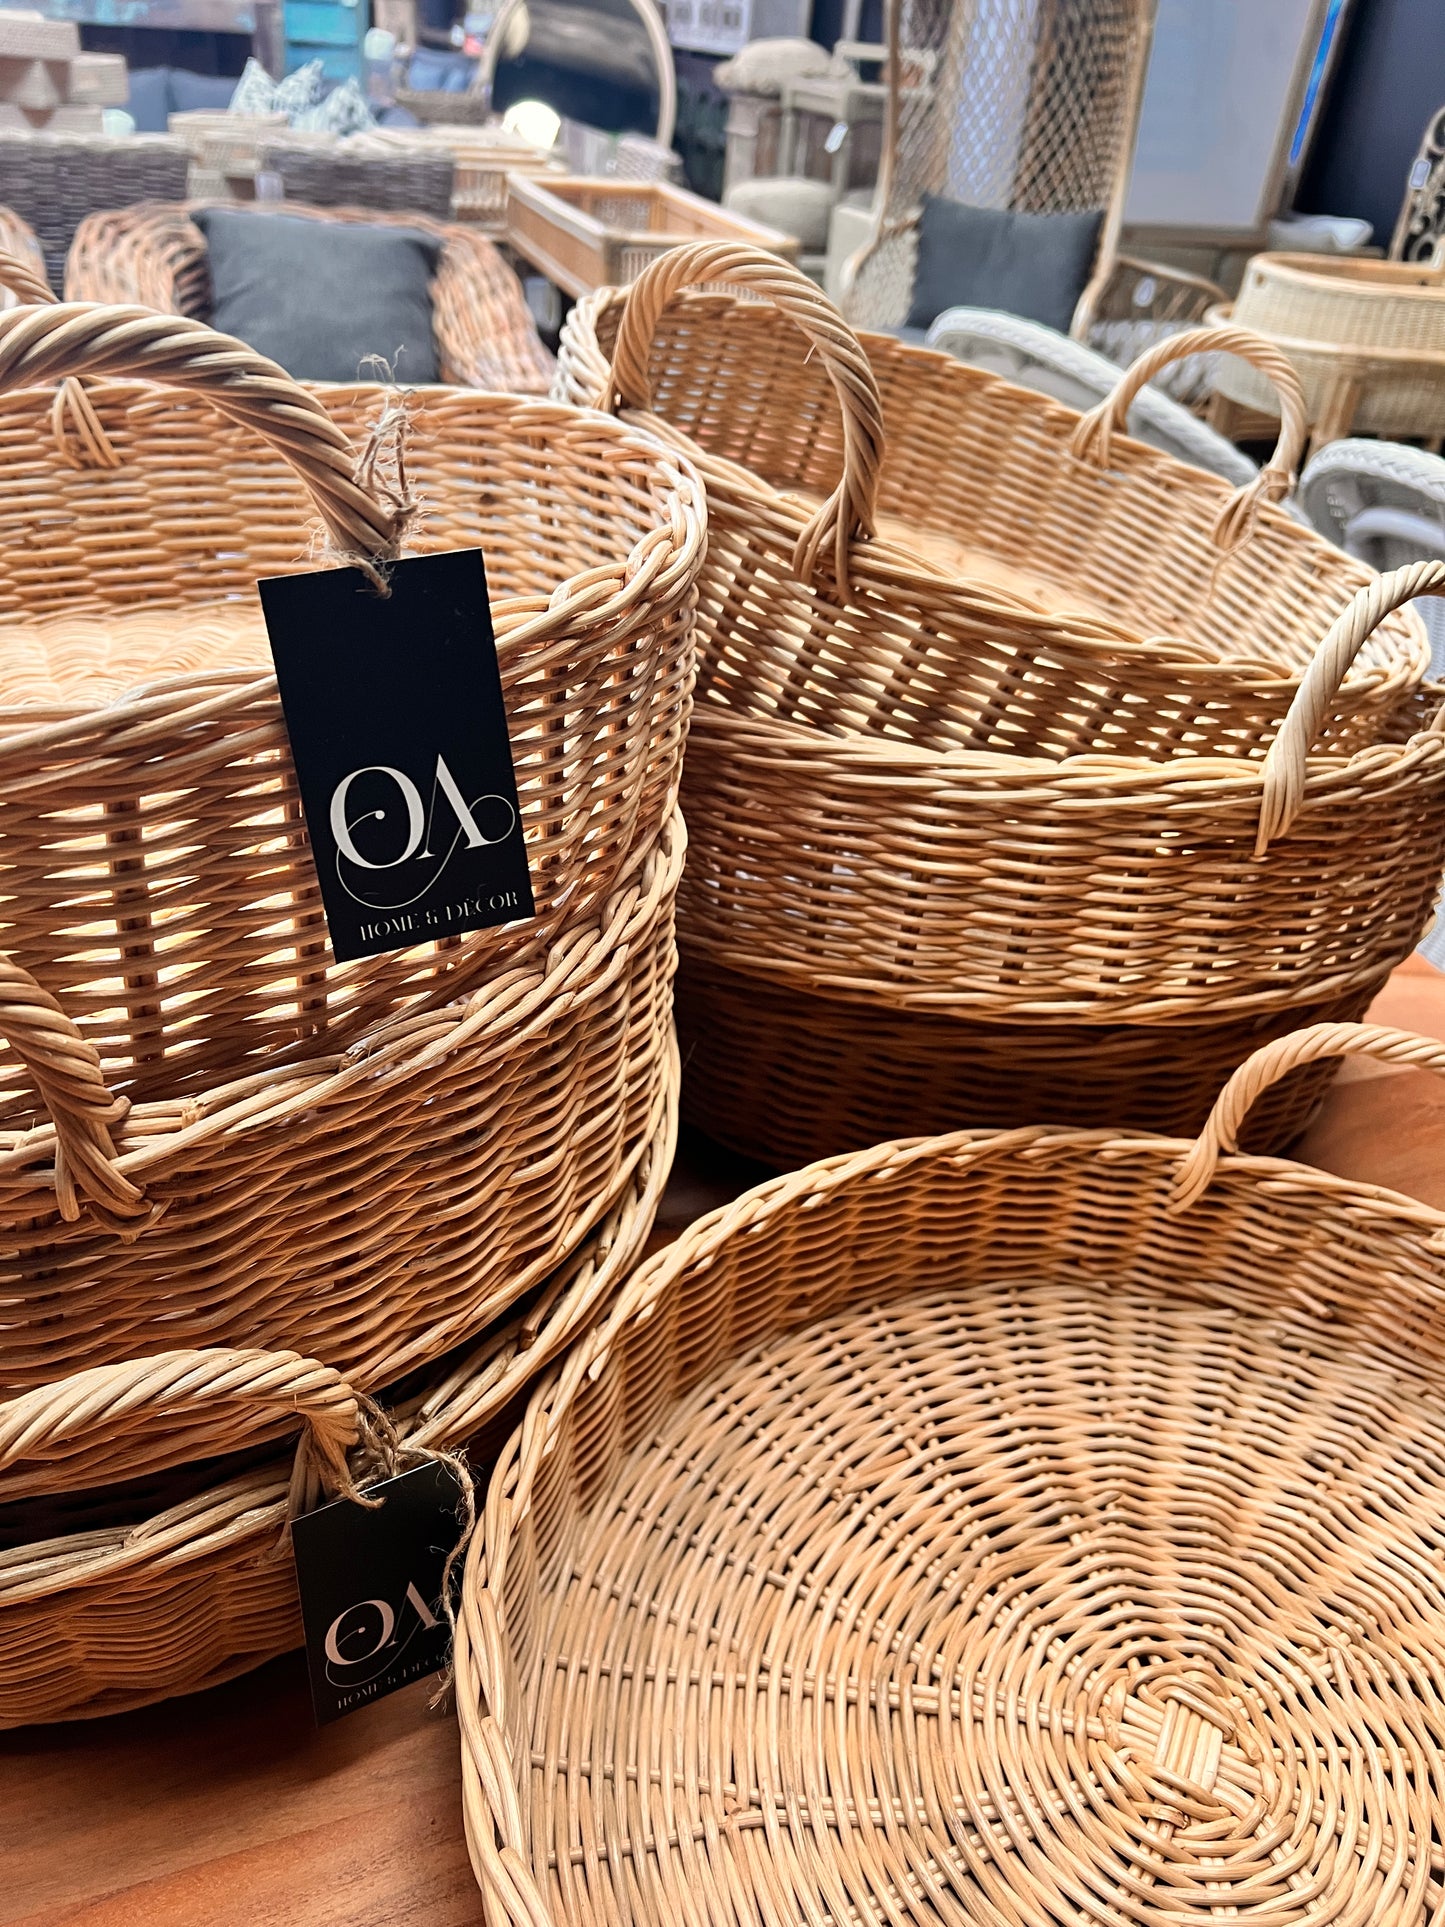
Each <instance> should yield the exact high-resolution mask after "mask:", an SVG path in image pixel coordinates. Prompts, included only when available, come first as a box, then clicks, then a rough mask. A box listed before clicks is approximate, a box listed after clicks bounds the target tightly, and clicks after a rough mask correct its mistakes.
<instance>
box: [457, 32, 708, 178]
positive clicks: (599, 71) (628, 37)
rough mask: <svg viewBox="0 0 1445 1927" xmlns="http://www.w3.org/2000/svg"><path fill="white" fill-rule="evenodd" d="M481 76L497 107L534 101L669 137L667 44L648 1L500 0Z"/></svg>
mask: <svg viewBox="0 0 1445 1927" xmlns="http://www.w3.org/2000/svg"><path fill="white" fill-rule="evenodd" d="M482 78H483V80H484V81H489V82H490V84H491V99H492V111H493V113H496V114H505V113H506V112H507V110H508V108H510V107H515V106H516V105H517V104H518V103H519V102H522V101H541V102H544V103H545V104H546V105H547V106H548V107H550V108H552V109H553V111H554V112H555V113H557V114H560V115H561V116H562V118H563V119H564V120H575V121H581V122H583V123H584V124H585V125H586V126H588V127H597V128H600V129H601V130H602V131H603V132H604V133H608V134H646V135H648V136H649V137H650V138H651V139H653V140H657V141H660V142H662V144H663V145H664V146H666V145H668V144H669V143H670V142H671V140H672V130H673V122H674V119H675V117H676V111H677V108H676V101H677V85H676V80H675V78H674V74H673V67H672V49H671V47H670V46H669V45H668V44H667V33H666V30H665V29H664V27H663V24H662V17H661V15H660V14H659V13H658V11H657V8H656V7H655V6H654V5H653V4H652V0H504V4H503V6H502V7H501V9H500V10H499V12H498V14H497V18H496V21H495V23H494V25H493V27H492V31H491V33H490V34H489V35H488V38H487V46H486V52H485V53H484V54H483V56H482Z"/></svg>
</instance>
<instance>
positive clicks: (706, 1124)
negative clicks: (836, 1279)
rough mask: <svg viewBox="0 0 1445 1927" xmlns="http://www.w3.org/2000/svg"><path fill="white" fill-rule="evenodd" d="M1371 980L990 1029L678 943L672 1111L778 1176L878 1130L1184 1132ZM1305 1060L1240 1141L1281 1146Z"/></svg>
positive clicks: (1350, 1011)
mask: <svg viewBox="0 0 1445 1927" xmlns="http://www.w3.org/2000/svg"><path fill="white" fill-rule="evenodd" d="M1378 989H1379V985H1378V984H1371V985H1368V986H1366V987H1365V988H1363V989H1360V990H1357V991H1354V992H1352V993H1351V994H1350V995H1348V996H1345V997H1339V998H1335V999H1332V1000H1331V1001H1329V1002H1323V1003H1319V1004H1295V1005H1293V1006H1291V1007H1289V1008H1288V1009H1286V1010H1281V1011H1272V1012H1270V1013H1269V1014H1268V1015H1267V1016H1264V1017H1250V1018H1236V1019H1232V1020H1230V1021H1227V1022H1224V1023H1219V1024H1207V1025H1206V1024H1191V1025H1184V1024H1177V1025H1150V1026H1145V1025H1130V1024H1120V1025H1113V1026H1110V1025H1099V1024H1037V1025H1028V1024H1001V1023H987V1022H980V1021H977V1020H973V1019H970V1020H962V1019H958V1018H953V1017H944V1016H937V1015H934V1014H933V1013H931V1012H915V1011H900V1010H890V1009H888V1008H886V1007H884V1006H882V1005H878V1004H853V1003H846V1002H844V1001H842V1000H841V999H833V998H830V997H822V996H818V995H816V994H815V993H810V992H809V993H805V992H802V991H798V990H793V989H790V988H784V987H782V986H779V985H777V984H774V983H767V982H765V981H764V980H763V979H761V978H754V977H749V976H744V975H742V973H740V972H737V971H732V970H728V969H724V968H720V967H719V966H718V965H717V964H715V963H713V962H712V961H710V960H708V961H704V960H703V959H701V958H700V957H698V956H697V954H696V953H694V952H689V951H688V950H686V949H684V950H683V952H682V962H681V966H680V969H679V974H678V979H677V993H676V994H677V1027H678V1036H679V1039H680V1041H681V1045H682V1061H683V1085H682V1115H683V1119H684V1121H685V1122H686V1123H688V1124H692V1125H695V1126H696V1127H697V1128H698V1129H699V1130H700V1131H704V1132H706V1133H707V1135H708V1136H709V1137H712V1138H715V1139H716V1140H717V1142H718V1143H720V1144H725V1145H727V1146H728V1147H729V1148H730V1149H732V1150H735V1151H740V1152H742V1153H743V1154H744V1156H747V1157H751V1158H756V1159H758V1160H759V1161H761V1162H762V1163H764V1164H770V1165H772V1166H774V1167H775V1168H776V1169H778V1170H791V1169H793V1168H794V1167H795V1166H797V1165H802V1164H809V1163H811V1162H813V1160H814V1159H816V1158H820V1157H828V1156H831V1155H833V1154H834V1153H836V1152H839V1151H856V1150H862V1149H865V1148H866V1147H867V1146H868V1145H870V1144H881V1143H884V1142H886V1141H887V1140H889V1139H891V1138H906V1137H923V1136H931V1135H933V1134H935V1133H937V1132H942V1131H952V1130H969V1129H983V1128H990V1129H998V1130H1014V1129H1018V1128H1021V1127H1022V1126H1024V1125H1029V1124H1038V1123H1040V1122H1047V1123H1050V1124H1070V1125H1076V1126H1079V1127H1081V1128H1102V1129H1108V1128H1110V1127H1113V1126H1119V1127H1121V1128H1122V1127H1125V1126H1127V1127H1129V1128H1131V1129H1135V1130H1143V1131H1158V1132H1159V1133H1161V1134H1162V1135H1164V1136H1167V1137H1191V1136H1193V1135H1194V1134H1195V1133H1196V1132H1197V1131H1198V1130H1199V1128H1200V1127H1201V1125H1202V1124H1203V1123H1204V1120H1205V1118H1206V1117H1207V1116H1208V1115H1209V1107H1210V1105H1211V1104H1212V1103H1213V1101H1214V1099H1215V1097H1216V1096H1217V1095H1218V1093H1219V1090H1220V1087H1221V1086H1222V1085H1223V1084H1224V1082H1225V1080H1226V1079H1227V1078H1228V1077H1229V1075H1230V1073H1231V1072H1232V1071H1233V1070H1235V1069H1237V1068H1238V1066H1239V1065H1240V1064H1242V1063H1243V1061H1244V1059H1245V1058H1246V1057H1248V1055H1249V1054H1250V1052H1251V1051H1252V1050H1256V1049H1257V1048H1258V1047H1259V1046H1260V1045H1261V1044H1264V1043H1267V1042H1268V1041H1269V1040H1270V1039H1271V1038H1275V1037H1283V1036H1285V1035H1287V1034H1288V1033H1289V1032H1290V1031H1292V1030H1297V1029H1299V1028H1300V1027H1301V1026H1302V1025H1305V1024H1313V1023H1325V1022H1338V1021H1346V1020H1353V1019H1355V1018H1357V1017H1360V1016H1363V1014H1364V1012H1365V1010H1366V1009H1367V1007H1368V1006H1369V1004H1370V1003H1371V1001H1372V1000H1373V998H1374V996H1375V994H1376V992H1377V990H1378ZM1336 1068H1337V1066H1336V1065H1335V1063H1333V1062H1326V1063H1322V1064H1313V1065H1308V1066H1305V1067H1304V1068H1302V1069H1301V1070H1299V1071H1296V1072H1294V1073H1293V1074H1292V1075H1291V1076H1289V1077H1287V1078H1285V1079H1284V1080H1283V1081H1282V1082H1281V1083H1279V1084H1277V1085H1276V1086H1275V1087H1274V1088H1273V1089H1272V1090H1270V1091H1269V1092H1268V1093H1267V1094H1266V1095H1265V1096H1264V1097H1263V1098H1262V1099H1261V1100H1260V1102H1259V1104H1258V1105H1257V1106H1256V1107H1255V1110H1254V1111H1253V1112H1252V1113H1251V1115H1250V1119H1249V1124H1248V1126H1247V1128H1246V1130H1245V1133H1244V1147H1245V1148H1246V1149H1247V1150H1251V1151H1257V1152H1261V1153H1263V1152H1278V1151H1283V1150H1284V1149H1286V1148H1287V1147H1288V1146H1289V1145H1290V1144H1291V1143H1292V1142H1293V1141H1294V1140H1295V1139H1296V1138H1297V1137H1298V1136H1299V1135H1300V1133H1301V1132H1302V1131H1303V1130H1304V1129H1305V1127H1306V1125H1307V1124H1308V1123H1309V1121H1310V1119H1311V1117H1312V1116H1313V1114H1314V1112H1315V1110H1316V1109H1317V1108H1318V1106H1319V1104H1320V1102H1321V1100H1322V1098H1323V1097H1324V1093H1325V1091H1326V1089H1327V1088H1328V1086H1329V1083H1330V1080H1331V1078H1332V1077H1333V1076H1334V1074H1335V1071H1336Z"/></svg>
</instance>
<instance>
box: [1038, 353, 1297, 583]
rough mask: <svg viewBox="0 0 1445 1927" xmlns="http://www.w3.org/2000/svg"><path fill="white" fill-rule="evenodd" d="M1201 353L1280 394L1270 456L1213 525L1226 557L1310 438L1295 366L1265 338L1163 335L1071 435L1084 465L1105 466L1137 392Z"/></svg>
mask: <svg viewBox="0 0 1445 1927" xmlns="http://www.w3.org/2000/svg"><path fill="white" fill-rule="evenodd" d="M1203 354H1212V355H1222V354H1228V355H1238V356H1239V357H1240V359H1241V360H1242V361H1247V362H1248V363H1249V365H1250V366H1251V367H1252V368H1255V369H1257V370H1258V371H1259V373H1260V374H1262V375H1264V376H1266V377H1267V378H1268V379H1269V380H1270V381H1271V382H1272V383H1273V384H1274V387H1275V389H1276V390H1277V391H1278V394H1279V442H1278V444H1277V446H1276V448H1275V451H1274V454H1273V455H1272V456H1271V457H1270V459H1269V461H1268V462H1267V463H1266V465H1265V466H1264V467H1263V468H1262V469H1261V470H1260V471H1259V473H1258V475H1256V476H1255V478H1254V480H1253V481H1252V482H1246V483H1245V484H1244V486H1243V487H1242V488H1240V489H1236V490H1235V492H1234V494H1233V495H1231V496H1230V498H1229V500H1228V501H1227V502H1226V503H1225V505H1224V507H1223V508H1222V509H1221V510H1220V512H1219V516H1218V518H1217V520H1216V521H1215V524H1214V540H1215V544H1216V546H1217V547H1219V548H1220V549H1222V550H1223V551H1224V552H1225V554H1228V553H1229V551H1230V550H1231V549H1236V548H1238V547H1239V545H1240V543H1241V542H1243V541H1244V540H1245V539H1246V537H1247V536H1248V534H1249V532H1250V530H1251V528H1252V527H1253V526H1254V511H1255V509H1256V508H1257V507H1258V505H1259V503H1261V502H1277V501H1279V500H1280V499H1281V498H1282V497H1283V496H1286V495H1288V494H1289V492H1290V490H1291V489H1292V488H1293V487H1294V482H1295V471H1296V470H1297V469H1298V467H1299V462H1300V457H1301V456H1302V455H1303V454H1304V448H1305V441H1306V438H1307V437H1308V435H1309V417H1308V415H1307V414H1306V412H1305V397H1304V390H1303V388H1301V386H1300V379H1299V376H1298V375H1297V374H1296V373H1295V368H1294V363H1293V362H1292V361H1290V359H1289V358H1288V356H1287V355H1284V354H1282V353H1281V351H1280V350H1279V349H1278V348H1276V347H1275V345H1274V344H1273V342H1270V341H1266V340H1265V338H1264V336H1263V335H1257V334H1255V333H1254V332H1253V330H1252V329H1249V328H1234V327H1220V328H1186V329H1185V330H1184V332H1183V333H1182V334H1177V335H1167V336H1166V337H1165V339H1164V340H1163V341H1158V342H1156V343H1155V344H1154V346H1153V347H1152V348H1149V349H1146V350H1145V352H1144V353H1143V354H1142V355H1140V357H1139V359H1138V360H1137V361H1135V362H1131V363H1130V365H1129V367H1128V368H1126V369H1125V370H1124V373H1123V374H1122V375H1121V376H1120V377H1119V384H1118V386H1117V387H1116V388H1115V390H1114V392H1113V394H1112V395H1110V396H1109V397H1108V399H1107V400H1105V401H1101V402H1100V403H1099V406H1098V407H1097V408H1094V409H1091V410H1090V411H1089V413H1088V414H1087V415H1085V417H1084V419H1083V420H1082V421H1081V422H1080V423H1079V426H1078V428H1077V429H1076V430H1075V431H1074V441H1073V450H1074V453H1075V455H1077V456H1078V457H1079V458H1080V459H1081V460H1082V461H1088V462H1094V463H1097V464H1098V465H1099V466H1100V467H1103V466H1104V464H1105V463H1107V461H1108V459H1109V448H1110V445H1111V443H1112V441H1113V438H1114V436H1115V434H1123V433H1125V432H1126V424H1127V422H1128V419H1129V410H1130V408H1131V407H1132V406H1133V404H1134V401H1135V399H1136V397H1137V396H1138V394H1139V392H1140V390H1141V389H1143V388H1144V387H1145V386H1146V385H1147V384H1148V383H1149V382H1151V381H1152V380H1153V379H1154V377H1155V376H1156V375H1157V374H1158V373H1159V371H1160V369H1161V368H1167V367H1168V366H1169V364H1170V362H1172V361H1184V360H1186V359H1187V358H1188V357H1189V356H1190V355H1203Z"/></svg>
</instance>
